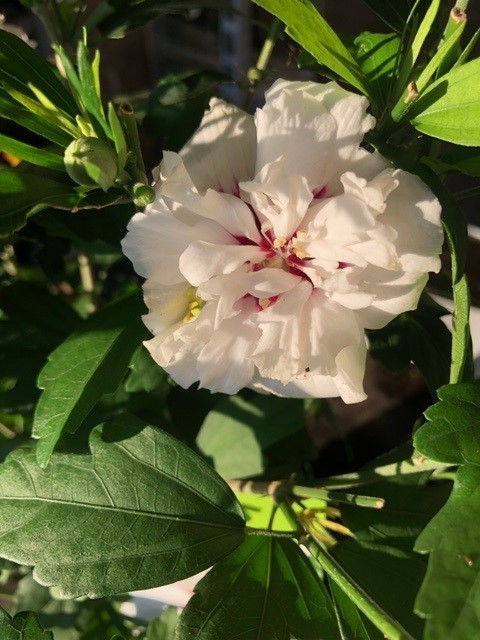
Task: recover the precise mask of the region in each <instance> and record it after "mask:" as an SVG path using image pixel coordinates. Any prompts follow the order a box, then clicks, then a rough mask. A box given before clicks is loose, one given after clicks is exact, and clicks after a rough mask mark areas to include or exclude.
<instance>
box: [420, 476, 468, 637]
mask: <svg viewBox="0 0 480 640" xmlns="http://www.w3.org/2000/svg"><path fill="white" fill-rule="evenodd" d="M479 523H480V467H478V466H477V465H476V464H475V465H473V464H466V465H463V466H462V467H460V469H459V470H458V472H457V477H456V480H455V484H454V487H453V490H452V494H451V496H450V499H449V500H448V502H447V504H446V505H445V506H444V507H443V509H442V510H441V511H440V512H439V513H438V514H437V516H436V517H435V518H433V520H432V521H431V522H430V523H429V524H428V525H427V527H426V529H425V530H424V531H423V532H422V534H421V535H420V537H419V538H418V540H417V543H416V546H415V549H416V551H418V552H420V553H427V552H431V553H430V560H429V563H428V570H427V574H426V576H425V580H424V582H423V584H422V587H421V589H420V592H419V594H418V597H417V600H416V603H415V606H416V610H417V611H418V612H419V613H420V614H421V615H422V616H424V617H426V619H427V620H426V625H425V635H424V638H425V640H437V639H438V638H448V639H449V640H465V638H474V637H475V636H476V634H477V631H478V620H479V618H480V573H479V570H480V564H479V558H480V535H479Z"/></svg>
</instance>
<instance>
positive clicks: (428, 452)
mask: <svg viewBox="0 0 480 640" xmlns="http://www.w3.org/2000/svg"><path fill="white" fill-rule="evenodd" d="M438 397H439V402H437V403H436V404H434V405H433V406H431V407H429V408H428V409H427V411H426V412H425V417H426V418H427V420H428V422H427V423H426V424H424V425H423V426H422V427H421V428H420V429H418V431H417V432H416V434H415V440H414V442H415V446H416V448H417V449H418V451H419V452H420V453H422V454H423V455H425V456H428V457H429V458H432V459H433V460H438V461H440V462H446V463H449V464H462V463H464V462H472V463H475V464H480V382H468V383H467V382H466V383H462V384H451V385H447V386H445V387H442V388H441V389H439V390H438Z"/></svg>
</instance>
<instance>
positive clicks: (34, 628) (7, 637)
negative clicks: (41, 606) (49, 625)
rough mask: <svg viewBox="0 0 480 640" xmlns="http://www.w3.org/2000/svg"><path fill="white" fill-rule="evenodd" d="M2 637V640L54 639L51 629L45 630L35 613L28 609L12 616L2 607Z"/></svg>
mask: <svg viewBox="0 0 480 640" xmlns="http://www.w3.org/2000/svg"><path fill="white" fill-rule="evenodd" d="M0 637H1V638H2V640H53V635H52V633H51V632H50V631H43V630H42V628H41V627H40V625H39V624H38V620H37V618H36V616H35V614H33V613H30V612H28V611H22V613H18V614H17V615H16V616H15V617H14V618H10V616H9V615H8V613H5V611H4V610H3V609H0Z"/></svg>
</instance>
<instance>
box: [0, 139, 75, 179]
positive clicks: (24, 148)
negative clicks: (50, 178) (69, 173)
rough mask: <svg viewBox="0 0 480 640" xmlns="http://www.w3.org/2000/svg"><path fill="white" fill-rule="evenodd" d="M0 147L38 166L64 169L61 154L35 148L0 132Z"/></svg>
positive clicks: (58, 169)
mask: <svg viewBox="0 0 480 640" xmlns="http://www.w3.org/2000/svg"><path fill="white" fill-rule="evenodd" d="M0 149H1V150H2V151H6V152H7V153H11V154H12V155H14V156H16V157H17V158H20V159H21V160H26V161H27V162H30V163H31V164H36V165H38V166H39V167H46V168H47V169H56V170H57V171H65V164H64V162H63V158H62V156H59V155H58V154H56V153H52V152H51V151H46V150H45V149H37V148H36V147H32V146H31V145H30V144H25V142H20V141H19V140H15V139H14V138H10V137H8V136H4V135H3V134H1V133H0Z"/></svg>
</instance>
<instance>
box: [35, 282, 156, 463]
mask: <svg viewBox="0 0 480 640" xmlns="http://www.w3.org/2000/svg"><path fill="white" fill-rule="evenodd" d="M142 310H143V303H142V296H141V294H140V293H135V294H132V295H130V296H127V297H125V298H122V299H120V300H118V301H116V302H113V303H112V304H110V305H108V306H107V307H105V308H104V309H101V310H100V311H98V312H97V313H96V314H95V315H93V316H91V317H90V318H88V319H87V320H86V321H85V322H84V323H83V325H82V326H81V327H80V328H79V329H78V330H77V331H76V332H75V333H73V334H72V335H71V336H69V337H68V338H67V339H66V340H65V342H63V343H62V344H61V345H60V346H59V347H57V349H55V351H53V353H51V354H50V356H49V359H48V362H47V364H46V365H45V367H44V368H43V369H42V371H41V372H40V375H39V377H38V386H39V387H40V388H41V389H43V390H44V391H43V393H42V395H41V397H40V400H39V402H38V405H37V408H36V411H35V418H34V424H33V437H34V438H38V439H39V442H38V444H37V460H38V463H39V464H40V465H41V466H45V465H46V464H47V463H48V460H49V458H50V456H51V455H52V452H53V450H54V448H55V445H56V444H57V442H58V441H59V439H60V438H61V436H62V435H63V434H64V433H73V432H74V431H76V429H77V428H78V427H79V426H80V424H81V423H82V421H83V420H84V418H86V416H87V415H88V413H89V412H90V411H91V409H93V407H94V406H95V404H96V403H97V402H98V400H100V398H101V397H102V396H103V395H105V394H108V393H114V392H115V391H116V389H117V387H118V386H119V385H120V383H121V382H122V380H123V378H124V376H125V374H126V372H127V369H128V365H129V363H130V360H131V357H132V355H133V353H134V352H135V351H136V349H137V348H138V345H139V344H140V343H141V341H142V339H143V338H144V337H145V336H146V333H147V332H146V329H145V327H144V326H143V324H142V322H141V319H140V315H141V313H142Z"/></svg>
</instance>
